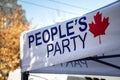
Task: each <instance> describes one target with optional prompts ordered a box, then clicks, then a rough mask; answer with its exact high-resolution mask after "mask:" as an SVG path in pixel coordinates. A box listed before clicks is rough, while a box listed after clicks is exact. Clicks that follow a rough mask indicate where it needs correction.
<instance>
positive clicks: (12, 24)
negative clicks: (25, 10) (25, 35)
mask: <svg viewBox="0 0 120 80" xmlns="http://www.w3.org/2000/svg"><path fill="white" fill-rule="evenodd" d="M21 11H22V10H21V8H20V7H18V8H17V9H16V10H15V11H14V12H13V14H12V15H6V14H5V13H4V12H0V74H2V76H0V80H5V77H6V73H8V72H9V71H10V70H15V69H16V68H18V67H19V66H20V64H19V63H20V34H21V32H23V31H24V30H27V29H28V26H29V22H24V21H23V18H24V17H23V14H22V12H21Z"/></svg>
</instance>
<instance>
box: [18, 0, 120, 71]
mask: <svg viewBox="0 0 120 80" xmlns="http://www.w3.org/2000/svg"><path fill="white" fill-rule="evenodd" d="M119 16H120V1H118V2H116V3H114V4H111V5H109V6H107V7H104V8H102V9H98V10H96V11H94V12H91V13H88V14H86V15H83V16H82V17H76V18H73V19H70V20H67V21H65V22H62V23H59V24H55V25H51V26H47V27H44V28H40V29H36V30H33V31H26V32H24V33H23V34H22V35H21V39H20V44H21V68H22V72H24V71H30V70H34V69H39V68H42V67H47V66H52V65H56V64H60V63H64V62H67V61H72V60H76V59H81V58H85V57H89V56H93V55H97V54H101V53H104V52H109V51H113V50H119V49H120V44H119V43H120V26H119V25H120V18H119Z"/></svg>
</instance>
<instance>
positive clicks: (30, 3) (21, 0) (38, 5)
mask: <svg viewBox="0 0 120 80" xmlns="http://www.w3.org/2000/svg"><path fill="white" fill-rule="evenodd" d="M19 1H20V2H23V3H26V4H29V5H34V6H37V7H42V8H46V9H51V10H55V11H58V10H60V9H56V8H52V7H48V6H43V5H40V4H36V3H32V2H28V1H23V0H19ZM60 11H61V12H64V13H68V14H73V15H78V14H77V13H73V12H68V11H65V10H60Z"/></svg>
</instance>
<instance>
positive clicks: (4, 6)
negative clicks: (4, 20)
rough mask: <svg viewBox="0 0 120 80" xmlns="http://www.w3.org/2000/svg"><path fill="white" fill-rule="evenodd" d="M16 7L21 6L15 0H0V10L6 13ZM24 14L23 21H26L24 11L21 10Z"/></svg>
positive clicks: (8, 13)
mask: <svg viewBox="0 0 120 80" xmlns="http://www.w3.org/2000/svg"><path fill="white" fill-rule="evenodd" d="M17 7H21V5H18V4H17V0H0V11H3V12H4V13H5V14H6V15H11V14H12V13H13V12H14V11H15V10H16V8H17ZM21 12H22V14H23V15H24V18H23V22H26V21H27V20H26V18H25V11H24V10H22V11H21Z"/></svg>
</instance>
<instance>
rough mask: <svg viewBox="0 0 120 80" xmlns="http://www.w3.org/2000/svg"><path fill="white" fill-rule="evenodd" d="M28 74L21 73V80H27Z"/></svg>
mask: <svg viewBox="0 0 120 80" xmlns="http://www.w3.org/2000/svg"><path fill="white" fill-rule="evenodd" d="M28 76H29V72H28V71H26V72H21V80H28Z"/></svg>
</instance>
